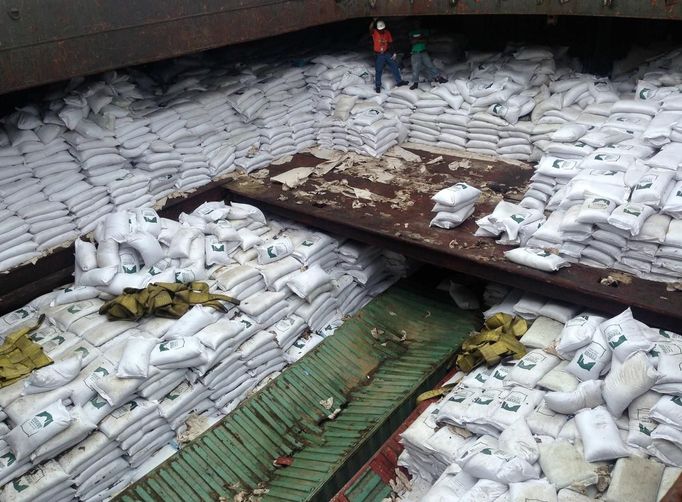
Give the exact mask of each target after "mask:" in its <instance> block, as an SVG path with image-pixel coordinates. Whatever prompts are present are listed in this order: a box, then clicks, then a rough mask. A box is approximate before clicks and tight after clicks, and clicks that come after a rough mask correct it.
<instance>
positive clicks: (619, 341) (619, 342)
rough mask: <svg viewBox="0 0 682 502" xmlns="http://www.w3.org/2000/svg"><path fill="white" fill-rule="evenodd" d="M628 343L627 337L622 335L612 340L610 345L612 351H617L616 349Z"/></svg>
mask: <svg viewBox="0 0 682 502" xmlns="http://www.w3.org/2000/svg"><path fill="white" fill-rule="evenodd" d="M626 341H627V338H625V335H620V336H619V337H618V338H615V339H613V338H611V339H610V340H609V345H610V346H611V348H612V349H615V348H616V347H618V346H620V345H622V344H623V343H625V342H626Z"/></svg>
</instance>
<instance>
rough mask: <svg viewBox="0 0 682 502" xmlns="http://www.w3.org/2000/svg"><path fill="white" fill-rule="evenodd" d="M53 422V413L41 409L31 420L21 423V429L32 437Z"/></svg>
mask: <svg viewBox="0 0 682 502" xmlns="http://www.w3.org/2000/svg"><path fill="white" fill-rule="evenodd" d="M52 422H54V418H52V414H51V413H50V412H49V411H41V412H40V413H37V414H36V416H34V417H33V418H31V419H30V420H27V421H26V422H24V423H23V424H21V430H22V431H24V434H26V435H27V436H29V437H30V436H33V435H34V434H37V433H38V432H40V431H41V430H42V429H44V428H45V427H47V426H48V425H50V424H51V423H52Z"/></svg>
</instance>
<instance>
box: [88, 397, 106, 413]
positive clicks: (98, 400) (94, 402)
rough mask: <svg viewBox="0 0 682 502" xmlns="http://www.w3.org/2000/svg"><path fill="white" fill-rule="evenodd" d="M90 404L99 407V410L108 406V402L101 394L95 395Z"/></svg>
mask: <svg viewBox="0 0 682 502" xmlns="http://www.w3.org/2000/svg"><path fill="white" fill-rule="evenodd" d="M90 404H91V405H92V406H93V407H94V408H97V409H98V410H99V409H101V408H103V407H104V406H106V405H107V404H108V403H107V402H106V401H105V400H104V399H103V398H102V397H101V396H99V395H98V396H95V397H93V398H92V399H90Z"/></svg>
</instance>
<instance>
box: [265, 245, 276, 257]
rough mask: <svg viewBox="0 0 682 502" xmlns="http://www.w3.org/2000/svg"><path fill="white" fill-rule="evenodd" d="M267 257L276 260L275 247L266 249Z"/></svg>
mask: <svg viewBox="0 0 682 502" xmlns="http://www.w3.org/2000/svg"><path fill="white" fill-rule="evenodd" d="M267 251H268V256H269V257H270V258H277V255H276V254H275V246H270V247H269V248H268V249H267Z"/></svg>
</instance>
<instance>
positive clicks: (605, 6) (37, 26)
mask: <svg viewBox="0 0 682 502" xmlns="http://www.w3.org/2000/svg"><path fill="white" fill-rule="evenodd" d="M479 14H514V15H543V16H565V15H568V16H576V15H581V16H612V17H634V18H647V19H682V3H678V2H677V1H674V0H666V1H647V2H643V1H641V0H619V1H614V0H603V1H602V0H600V1H596V0H538V1H528V0H506V1H504V2H500V1H498V0H433V1H426V0H239V1H237V0H231V1H226V0H198V1H195V0H172V1H166V2H155V1H151V0H144V1H138V2H127V3H125V7H124V8H123V7H122V6H121V2H117V1H115V0H99V1H97V2H93V1H89V0H51V1H50V2H45V1H40V0H2V1H0V93H7V92H10V91H14V90H19V89H26V88H30V87H34V86H38V85H42V84H46V83H50V82H55V81H59V80H63V79H67V78H71V77H75V76H80V75H88V74H92V73H97V72H100V71H105V70H109V69H114V68H120V67H122V66H129V65H134V64H139V63H145V62H150V61H158V60H161V59H166V58H169V57H174V56H178V55H181V54H189V53H192V52H198V51H202V50H206V49H210V48H215V47H222V46H225V45H230V44H235V43H240V42H245V41H249V40H256V39H260V38H265V37H270V36H273V35H277V34H281V33H288V32H292V31H296V30H300V29H303V28H307V27H311V26H317V25H323V24H327V23H333V22H338V21H344V20H349V19H354V18H362V17H372V16H422V15H479Z"/></svg>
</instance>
